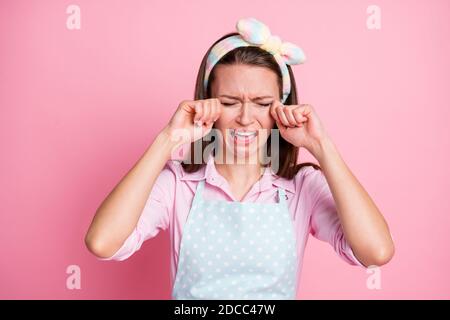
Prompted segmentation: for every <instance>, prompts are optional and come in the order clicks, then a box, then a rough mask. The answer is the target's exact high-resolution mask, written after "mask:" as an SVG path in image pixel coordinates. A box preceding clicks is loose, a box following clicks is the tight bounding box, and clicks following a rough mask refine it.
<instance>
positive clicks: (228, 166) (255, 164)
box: [214, 153, 265, 186]
mask: <svg viewBox="0 0 450 320" xmlns="http://www.w3.org/2000/svg"><path fill="white" fill-rule="evenodd" d="M255 159H256V158H252V159H245V161H244V160H242V161H235V160H233V161H227V159H226V157H225V156H221V154H220V153H218V154H216V156H215V158H214V165H215V167H216V170H217V172H219V173H220V174H221V175H222V176H223V177H224V178H225V179H226V180H227V181H228V182H229V183H230V184H232V185H239V186H248V185H253V184H254V183H255V182H256V181H258V180H259V178H260V177H261V176H262V175H263V174H264V170H265V168H264V167H262V166H261V164H260V163H259V161H256V160H255ZM227 162H231V163H227Z"/></svg>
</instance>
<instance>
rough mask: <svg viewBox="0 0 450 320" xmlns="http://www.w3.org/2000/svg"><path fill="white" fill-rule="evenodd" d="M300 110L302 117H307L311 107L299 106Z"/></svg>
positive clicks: (307, 105) (306, 105)
mask: <svg viewBox="0 0 450 320" xmlns="http://www.w3.org/2000/svg"><path fill="white" fill-rule="evenodd" d="M300 110H301V113H302V116H307V115H309V114H310V113H311V112H312V107H311V105H309V104H301V105H300Z"/></svg>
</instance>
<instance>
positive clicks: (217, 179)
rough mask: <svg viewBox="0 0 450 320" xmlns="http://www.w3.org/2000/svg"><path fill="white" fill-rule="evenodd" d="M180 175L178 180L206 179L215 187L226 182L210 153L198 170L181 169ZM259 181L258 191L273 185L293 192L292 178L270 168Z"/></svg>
mask: <svg viewBox="0 0 450 320" xmlns="http://www.w3.org/2000/svg"><path fill="white" fill-rule="evenodd" d="M181 172H182V177H181V178H180V180H184V181H186V180H188V181H200V180H206V182H208V183H209V184H212V185H215V186H217V187H221V186H222V185H223V184H224V183H226V180H225V178H224V177H223V176H222V175H221V174H220V173H219V172H218V171H217V169H216V166H215V163H214V156H213V155H212V154H210V155H209V156H208V160H207V162H206V165H204V166H202V167H201V168H200V169H199V170H197V171H195V172H191V173H188V172H185V171H184V170H181ZM259 183H260V190H259V191H260V192H262V191H265V190H268V189H271V188H273V186H276V187H280V188H283V189H285V190H286V191H289V192H291V193H295V182H294V179H285V178H283V177H279V176H277V175H276V174H275V173H274V172H273V171H272V168H271V167H270V166H269V167H266V168H265V171H264V174H263V175H262V177H261V178H260V180H259Z"/></svg>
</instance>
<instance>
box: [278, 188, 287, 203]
mask: <svg viewBox="0 0 450 320" xmlns="http://www.w3.org/2000/svg"><path fill="white" fill-rule="evenodd" d="M286 198H287V197H286V192H285V191H284V189H283V188H280V187H278V203H284V202H286Z"/></svg>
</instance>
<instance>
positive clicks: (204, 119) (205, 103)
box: [200, 100, 211, 123]
mask: <svg viewBox="0 0 450 320" xmlns="http://www.w3.org/2000/svg"><path fill="white" fill-rule="evenodd" d="M210 114H211V104H210V102H209V101H208V100H205V101H203V115H202V117H201V118H200V121H201V122H202V123H205V122H207V121H208V119H209V115H210Z"/></svg>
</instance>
